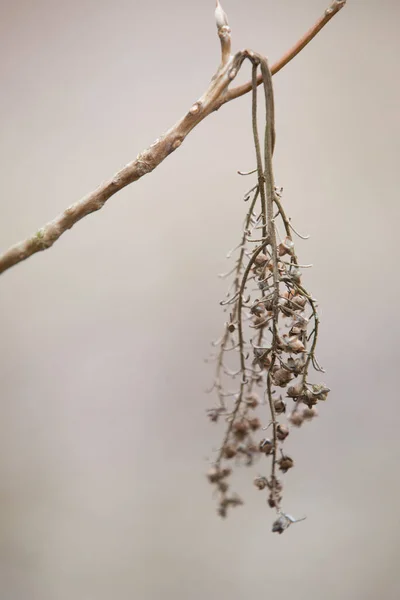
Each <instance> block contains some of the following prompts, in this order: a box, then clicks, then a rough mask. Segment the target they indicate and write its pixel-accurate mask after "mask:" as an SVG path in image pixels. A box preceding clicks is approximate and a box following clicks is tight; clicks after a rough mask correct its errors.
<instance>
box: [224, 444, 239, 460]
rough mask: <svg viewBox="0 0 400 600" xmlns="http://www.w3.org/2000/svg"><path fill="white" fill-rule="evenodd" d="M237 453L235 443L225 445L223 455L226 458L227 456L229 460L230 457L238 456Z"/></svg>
mask: <svg viewBox="0 0 400 600" xmlns="http://www.w3.org/2000/svg"><path fill="white" fill-rule="evenodd" d="M236 453H237V449H236V448H235V446H233V444H226V446H224V449H223V450H222V455H223V457H224V458H227V459H228V460H229V459H230V458H234V457H235V456H236Z"/></svg>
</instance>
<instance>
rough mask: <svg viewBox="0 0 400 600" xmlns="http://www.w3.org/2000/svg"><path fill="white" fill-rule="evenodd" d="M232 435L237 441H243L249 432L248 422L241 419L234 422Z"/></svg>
mask: <svg viewBox="0 0 400 600" xmlns="http://www.w3.org/2000/svg"><path fill="white" fill-rule="evenodd" d="M232 430H233V433H234V435H235V437H237V438H239V439H241V440H242V439H244V438H245V437H246V435H247V433H248V431H249V422H248V421H247V420H246V419H241V420H240V421H235V422H234V424H233V426H232Z"/></svg>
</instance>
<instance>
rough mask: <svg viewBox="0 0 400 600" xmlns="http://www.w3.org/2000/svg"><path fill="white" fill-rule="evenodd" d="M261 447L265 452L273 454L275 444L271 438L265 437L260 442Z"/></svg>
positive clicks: (261, 450)
mask: <svg viewBox="0 0 400 600" xmlns="http://www.w3.org/2000/svg"><path fill="white" fill-rule="evenodd" d="M259 449H260V452H262V453H263V454H271V452H272V450H273V449H274V444H273V442H272V441H271V440H269V439H267V438H264V439H263V440H261V442H260V445H259Z"/></svg>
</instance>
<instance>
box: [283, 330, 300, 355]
mask: <svg viewBox="0 0 400 600" xmlns="http://www.w3.org/2000/svg"><path fill="white" fill-rule="evenodd" d="M282 337H283V338H284V339H285V341H286V346H287V348H288V350H287V351H288V352H294V353H295V354H297V353H299V352H305V351H306V348H305V346H304V344H303V342H302V341H301V340H299V338H298V337H297V335H292V336H290V337H288V336H287V335H286V334H283V336H282Z"/></svg>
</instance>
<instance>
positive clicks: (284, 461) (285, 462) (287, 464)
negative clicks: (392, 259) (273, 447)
mask: <svg viewBox="0 0 400 600" xmlns="http://www.w3.org/2000/svg"><path fill="white" fill-rule="evenodd" d="M278 465H279V469H280V470H281V471H282V473H286V472H287V471H289V469H292V468H293V467H294V460H293V458H290V456H286V455H285V454H282V458H280V459H279V460H278Z"/></svg>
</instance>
